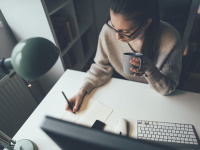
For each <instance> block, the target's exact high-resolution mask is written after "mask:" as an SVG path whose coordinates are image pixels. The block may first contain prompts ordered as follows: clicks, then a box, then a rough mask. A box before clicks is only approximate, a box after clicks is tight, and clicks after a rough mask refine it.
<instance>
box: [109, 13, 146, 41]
mask: <svg viewBox="0 0 200 150" xmlns="http://www.w3.org/2000/svg"><path fill="white" fill-rule="evenodd" d="M144 22H145V21H143V22H142V24H141V25H140V26H139V27H138V28H137V29H136V30H135V31H134V32H133V33H131V34H130V35H126V34H124V33H122V31H117V30H116V29H115V28H113V27H112V23H111V19H110V17H109V18H108V20H107V21H106V25H107V26H108V27H109V28H111V29H112V30H114V31H115V32H116V33H119V34H120V35H122V36H123V37H124V38H125V39H127V40H129V39H130V38H131V36H133V35H134V34H135V33H137V32H138V31H139V29H140V28H141V27H142V26H143V24H144Z"/></svg>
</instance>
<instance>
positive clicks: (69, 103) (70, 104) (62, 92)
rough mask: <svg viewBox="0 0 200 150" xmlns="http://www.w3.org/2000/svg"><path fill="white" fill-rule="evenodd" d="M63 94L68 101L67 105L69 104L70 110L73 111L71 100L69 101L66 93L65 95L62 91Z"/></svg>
mask: <svg viewBox="0 0 200 150" xmlns="http://www.w3.org/2000/svg"><path fill="white" fill-rule="evenodd" d="M62 94H63V96H64V97H65V99H66V101H67V103H68V105H69V107H70V109H71V110H72V111H73V107H72V105H71V104H70V102H69V100H68V99H67V96H66V95H65V93H64V92H63V91H62ZM73 113H74V114H76V113H75V112H73Z"/></svg>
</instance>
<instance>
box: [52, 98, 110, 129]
mask: <svg viewBox="0 0 200 150" xmlns="http://www.w3.org/2000/svg"><path fill="white" fill-rule="evenodd" d="M111 113H112V109H111V108H109V107H107V106H105V105H104V104H102V103H100V102H98V101H95V100H91V99H90V100H84V102H83V103H82V105H81V108H80V110H79V112H77V113H76V114H73V113H71V112H69V111H66V110H64V108H60V109H59V110H58V114H56V115H55V117H57V118H59V119H62V120H66V121H70V122H73V123H77V124H81V125H85V126H88V127H91V126H92V125H93V124H94V122H95V121H96V120H100V121H102V122H105V121H106V120H107V119H108V117H109V116H110V114H111Z"/></svg>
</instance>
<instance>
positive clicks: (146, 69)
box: [130, 56, 156, 77]
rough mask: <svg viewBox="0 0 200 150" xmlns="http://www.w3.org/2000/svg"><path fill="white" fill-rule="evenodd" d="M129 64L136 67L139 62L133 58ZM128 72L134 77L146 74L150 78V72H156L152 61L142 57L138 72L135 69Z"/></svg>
mask: <svg viewBox="0 0 200 150" xmlns="http://www.w3.org/2000/svg"><path fill="white" fill-rule="evenodd" d="M130 63H131V64H133V65H134V66H138V67H139V66H140V60H139V59H138V58H136V57H134V58H133V59H132V60H131V61H130ZM130 70H131V71H132V72H134V73H135V74H134V76H135V77H139V76H142V75H143V74H144V73H145V74H147V75H148V76H150V75H151V74H152V72H154V70H156V66H155V65H154V64H153V63H152V61H151V60H150V59H148V58H147V57H145V56H143V64H142V68H141V69H140V70H137V69H135V68H133V67H131V68H130Z"/></svg>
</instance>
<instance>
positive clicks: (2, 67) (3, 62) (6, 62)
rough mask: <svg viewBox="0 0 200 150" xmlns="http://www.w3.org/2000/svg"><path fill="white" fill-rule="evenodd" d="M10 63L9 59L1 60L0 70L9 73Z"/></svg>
mask: <svg viewBox="0 0 200 150" xmlns="http://www.w3.org/2000/svg"><path fill="white" fill-rule="evenodd" d="M12 68H13V66H12V63H11V58H6V59H5V58H3V59H0V70H2V71H3V72H5V73H9V69H12Z"/></svg>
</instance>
